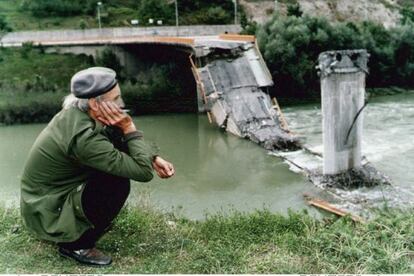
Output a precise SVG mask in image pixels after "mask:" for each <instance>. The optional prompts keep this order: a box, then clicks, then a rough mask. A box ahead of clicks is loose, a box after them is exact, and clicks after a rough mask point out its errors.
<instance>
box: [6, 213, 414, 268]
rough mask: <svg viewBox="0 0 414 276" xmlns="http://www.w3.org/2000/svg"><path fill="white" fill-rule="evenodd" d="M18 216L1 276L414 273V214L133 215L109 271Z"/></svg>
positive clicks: (120, 228)
mask: <svg viewBox="0 0 414 276" xmlns="http://www.w3.org/2000/svg"><path fill="white" fill-rule="evenodd" d="M18 213H19V212H18V210H16V209H4V208H2V209H0V220H1V221H0V222H1V223H0V234H1V243H0V252H2V253H1V254H0V273H7V274H10V273H76V274H78V273H87V274H89V273H98V274H101V273H155V274H159V273H285V274H287V273H297V274H303V273H353V274H355V273H356V274H358V273H413V272H414V270H413V257H414V239H413V237H414V228H413V225H414V216H413V215H412V210H410V211H405V212H402V211H398V210H384V211H381V212H379V211H378V212H377V218H375V219H373V220H372V221H370V222H368V223H366V224H354V223H353V222H352V221H351V220H350V219H348V218H342V219H336V218H325V219H323V220H322V221H318V220H316V219H314V218H312V217H311V216H309V215H307V214H306V213H304V212H303V213H290V214H289V215H288V216H282V215H279V214H272V213H270V212H268V211H256V212H254V213H252V214H241V213H233V214H230V215H227V216H225V215H215V216H209V217H207V218H206V219H205V220H204V221H191V220H187V219H184V218H178V217H175V216H174V215H170V214H161V213H158V212H156V211H153V210H151V209H148V208H142V209H132V208H127V209H125V210H124V211H123V212H122V214H121V215H120V217H119V218H118V219H117V220H116V223H115V224H114V226H113V228H112V230H111V231H110V232H109V233H108V234H107V235H106V236H105V237H104V238H103V239H102V240H101V241H100V242H99V244H98V247H99V248H101V249H102V250H103V251H104V252H106V253H108V254H111V255H112V256H113V260H114V263H113V264H112V266H110V267H107V268H94V267H87V266H81V265H77V264H76V263H75V262H73V261H71V260H67V259H63V258H61V257H59V256H58V255H57V254H56V248H55V246H54V245H52V244H50V243H46V242H41V241H38V240H36V239H34V238H33V237H32V236H31V235H29V233H28V232H27V231H26V230H25V229H24V228H23V227H22V224H21V220H20V217H19V214H18Z"/></svg>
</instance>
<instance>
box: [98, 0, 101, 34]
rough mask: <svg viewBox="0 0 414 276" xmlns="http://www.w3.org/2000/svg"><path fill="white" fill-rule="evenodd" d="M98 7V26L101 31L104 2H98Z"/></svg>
mask: <svg viewBox="0 0 414 276" xmlns="http://www.w3.org/2000/svg"><path fill="white" fill-rule="evenodd" d="M97 5H98V7H97V8H98V26H99V31H101V28H102V26H101V6H102V2H98V3H97Z"/></svg>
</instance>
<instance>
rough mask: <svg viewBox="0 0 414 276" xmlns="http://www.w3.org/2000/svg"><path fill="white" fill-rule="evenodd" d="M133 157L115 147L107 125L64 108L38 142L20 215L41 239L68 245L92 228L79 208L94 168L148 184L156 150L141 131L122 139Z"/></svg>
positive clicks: (25, 175) (23, 181) (26, 173)
mask: <svg viewBox="0 0 414 276" xmlns="http://www.w3.org/2000/svg"><path fill="white" fill-rule="evenodd" d="M124 139H125V141H126V142H127V145H128V149H129V154H126V153H123V152H121V151H119V150H117V149H116V148H114V146H113V144H112V143H111V142H110V141H109V139H108V138H107V136H105V131H104V127H103V126H102V125H101V124H100V123H96V122H95V121H94V120H93V119H91V118H90V117H89V116H88V114H87V113H84V112H82V111H80V110H79V109H77V108H69V109H63V110H62V111H60V112H59V113H58V114H56V116H55V117H54V118H53V119H52V121H51V122H50V123H49V124H48V126H47V127H46V128H45V129H44V130H43V131H42V132H41V133H40V135H39V137H38V138H37V139H36V141H35V142H34V144H33V146H32V148H31V150H30V153H29V157H28V160H27V161H26V164H25V168H24V172H23V175H22V179H21V202H20V203H21V204H20V205H21V214H22V218H23V222H24V224H25V225H26V227H27V228H28V230H29V231H30V232H32V233H33V234H35V235H36V236H37V237H38V238H41V239H45V240H50V241H55V242H70V241H74V240H77V239H78V238H79V237H80V236H81V235H82V233H83V232H85V231H86V230H87V229H89V228H90V227H93V225H92V224H91V223H90V222H89V221H88V219H87V218H86V216H85V214H84V212H83V209H82V204H81V195H82V191H83V189H84V188H85V183H86V179H87V175H88V172H89V171H90V170H91V168H94V169H98V170H101V171H104V172H107V173H110V174H113V175H117V176H122V177H126V178H130V179H133V180H136V181H140V182H147V181H150V180H151V179H152V178H153V169H152V165H151V163H152V158H153V154H154V152H153V150H152V148H151V147H150V146H148V145H147V144H146V143H145V142H144V141H143V138H142V134H141V133H140V132H133V133H131V134H128V135H126V136H125V137H124Z"/></svg>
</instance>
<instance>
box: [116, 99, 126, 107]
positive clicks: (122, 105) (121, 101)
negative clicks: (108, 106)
mask: <svg viewBox="0 0 414 276" xmlns="http://www.w3.org/2000/svg"><path fill="white" fill-rule="evenodd" d="M117 104H118V106H119V107H120V108H125V103H124V100H122V98H119V99H118V101H117Z"/></svg>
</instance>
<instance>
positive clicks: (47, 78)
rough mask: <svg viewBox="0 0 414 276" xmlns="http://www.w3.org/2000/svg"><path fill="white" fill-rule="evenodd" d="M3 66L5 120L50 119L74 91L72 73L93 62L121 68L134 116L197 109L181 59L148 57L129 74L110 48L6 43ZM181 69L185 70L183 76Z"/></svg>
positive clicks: (0, 55)
mask: <svg viewBox="0 0 414 276" xmlns="http://www.w3.org/2000/svg"><path fill="white" fill-rule="evenodd" d="M186 62H188V61H186ZM0 65H1V66H0V124H6V125H10V124H19V123H41V122H48V121H49V120H50V119H51V118H52V117H53V116H54V115H55V114H56V113H57V112H58V111H59V110H60V108H61V105H62V101H63V97H64V96H65V95H67V94H68V93H69V91H70V90H69V83H70V79H71V77H72V75H73V74H75V73H76V72H77V71H79V70H82V69H85V68H88V67H91V66H106V67H113V68H117V71H118V75H119V77H120V83H121V88H122V93H123V97H124V100H125V102H126V103H127V104H130V105H131V106H128V108H129V109H131V110H132V115H141V114H155V113H162V112H196V110H197V106H196V104H197V103H196V101H197V98H196V94H195V84H194V87H192V85H193V82H194V79H193V77H192V75H191V71H190V67H189V66H188V68H186V69H187V70H184V69H183V67H185V65H183V64H181V63H174V62H166V61H151V62H150V61H147V60H144V59H143V60H142V61H141V65H140V66H141V67H142V68H143V69H142V72H140V73H139V74H138V75H137V76H126V75H125V74H124V72H123V68H122V66H121V65H119V61H118V60H117V59H116V57H115V56H114V55H113V53H111V52H108V51H106V52H105V51H104V53H103V54H102V55H101V56H98V57H97V58H95V59H94V58H93V57H92V56H87V55H83V54H81V55H74V54H47V53H45V52H44V49H42V48H37V47H33V46H32V45H30V44H27V45H24V46H23V47H22V48H0ZM177 71H180V72H182V74H180V75H179V76H177V75H176V74H175V72H177ZM192 92H194V93H192Z"/></svg>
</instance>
